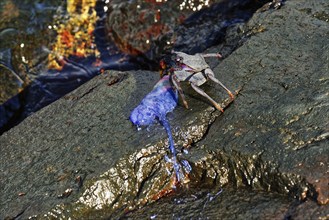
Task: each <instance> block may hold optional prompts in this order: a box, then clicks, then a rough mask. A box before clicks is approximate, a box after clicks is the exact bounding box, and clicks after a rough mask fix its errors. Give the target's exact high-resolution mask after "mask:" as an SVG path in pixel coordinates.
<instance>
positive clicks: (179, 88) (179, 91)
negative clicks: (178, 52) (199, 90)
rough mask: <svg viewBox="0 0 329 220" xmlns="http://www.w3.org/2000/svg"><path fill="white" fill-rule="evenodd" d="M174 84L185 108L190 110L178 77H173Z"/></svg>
mask: <svg viewBox="0 0 329 220" xmlns="http://www.w3.org/2000/svg"><path fill="white" fill-rule="evenodd" d="M172 83H173V84H174V86H175V88H176V89H177V90H178V93H179V95H180V96H181V97H182V100H183V103H184V106H185V108H187V109H188V104H187V101H186V99H185V95H184V92H183V90H182V87H181V86H180V83H179V80H178V79H177V76H175V75H172Z"/></svg>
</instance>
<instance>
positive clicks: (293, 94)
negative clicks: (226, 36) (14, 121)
mask: <svg viewBox="0 0 329 220" xmlns="http://www.w3.org/2000/svg"><path fill="white" fill-rule="evenodd" d="M328 8H329V5H328V3H327V1H325V0H323V1H317V2H316V3H314V2H308V1H293V0H291V1H287V2H286V3H285V5H284V6H282V8H281V9H280V10H276V11H273V10H269V11H265V12H262V13H256V14H255V15H254V16H253V18H252V19H251V20H250V21H249V22H248V24H247V25H246V26H243V27H241V31H243V32H245V33H246V35H247V36H249V38H248V39H246V41H245V42H244V43H243V45H242V46H241V47H239V48H237V49H236V50H235V51H234V52H233V53H231V54H230V55H228V56H227V57H226V58H225V59H224V60H222V61H216V60H215V61H210V62H209V63H210V65H211V67H212V69H213V70H214V72H215V75H216V77H217V78H218V79H220V80H221V81H222V82H223V83H225V85H227V86H228V87H229V88H230V89H231V90H239V94H238V95H237V97H236V99H235V101H234V102H233V103H231V104H230V105H227V107H226V109H225V112H224V113H223V114H222V113H220V112H218V111H215V110H214V108H213V107H212V106H211V105H210V104H209V103H208V102H207V100H205V99H203V98H201V97H200V96H199V95H198V94H196V93H195V92H193V91H192V89H190V88H189V87H188V86H187V85H186V86H184V89H185V91H186V94H187V96H188V97H187V98H188V100H187V101H188V102H189V105H190V109H189V110H186V109H185V108H183V107H182V106H179V107H177V108H176V109H175V110H174V111H173V113H172V114H170V115H169V121H170V124H171V126H172V128H173V130H174V132H173V133H174V138H175V144H176V147H177V149H178V150H180V149H182V147H183V146H184V147H186V148H187V149H188V151H189V153H188V154H183V153H180V154H179V155H178V157H179V158H181V159H183V158H184V159H187V160H188V161H189V162H190V164H191V166H192V168H193V170H192V173H191V175H190V182H189V183H186V184H185V185H183V186H180V187H177V189H175V190H174V189H173V188H172V183H171V180H172V174H173V173H172V168H171V167H170V166H168V164H167V163H166V162H165V160H164V156H165V155H166V154H167V145H168V143H167V137H166V134H165V131H164V130H163V129H162V127H161V126H160V125H154V126H152V127H150V128H148V129H146V128H145V129H142V130H141V131H137V130H136V128H135V127H133V126H132V125H131V123H130V122H129V120H128V117H129V114H130V112H131V110H132V109H133V108H134V107H135V106H136V105H138V104H139V102H140V100H141V99H142V98H143V97H144V96H145V95H146V94H147V93H148V92H149V91H150V90H151V89H152V87H153V85H154V84H155V83H156V82H157V80H158V79H159V75H158V73H157V72H148V71H131V72H116V71H108V72H106V73H105V74H103V75H100V76H97V77H95V78H94V79H93V80H91V81H89V82H87V83H86V84H84V85H83V86H81V87H79V88H78V89H76V90H75V91H73V92H71V93H69V94H68V95H66V96H64V97H63V98H61V99H60V100H58V101H56V102H54V103H53V104H51V105H50V106H48V107H46V108H44V109H42V110H40V111H39V112H37V113H35V114H33V115H32V116H30V117H28V118H27V119H26V120H24V121H23V122H22V123H21V124H20V125H18V126H17V127H15V128H13V129H11V130H9V131H8V132H6V133H4V134H3V135H2V136H1V137H0V151H1V152H0V153H1V154H0V155H1V160H0V169H1V172H0V175H1V176H0V185H1V188H0V192H1V204H0V207H1V209H0V213H1V215H0V218H9V219H10V218H15V217H18V218H21V219H26V218H28V217H30V216H31V217H33V218H36V219H45V218H48V219H52V218H55V219H56V218H63V219H68V218H69V217H71V218H72V219H81V218H87V219H88V218H94V219H95V218H97V219H109V218H128V219H129V218H130V219H138V218H155V219H166V218H174V219H176V218H177V219H178V218H182V219H190V218H210V219H212V218H217V217H219V218H221V219H232V218H237V219H246V218H264V219H269V218H272V219H273V218H279V219H282V218H288V219H289V218H293V219H300V218H307V219H310V218H323V219H325V218H328V216H329V208H328V199H329V188H328V181H329V176H328V175H329V165H328V161H329V160H328V157H329V156H328V155H329V148H328V147H327V146H328V136H329V134H328V132H329V130H328V127H329V125H328V120H327V118H329V117H328V116H329V115H328V112H329V109H328V103H329V95H328V87H329V86H328V82H329V79H328V72H329V67H328V54H329V47H328V45H329V42H328V37H327V36H328V35H329V28H328V26H329V24H328V21H326V20H325V19H320V18H319V17H318V16H315V15H319V14H323V12H324V11H325V10H327V9H328ZM223 47H224V46H223V45H219V46H218V47H213V48H210V49H209V50H208V51H207V52H217V51H221V49H222V48H223ZM202 88H203V89H204V90H205V91H206V92H207V93H208V94H209V95H210V96H211V97H213V98H214V99H215V100H218V101H220V100H222V101H221V102H222V104H223V105H224V104H225V98H228V97H227V94H226V93H225V91H222V89H221V88H219V87H217V86H215V85H214V84H212V83H210V82H209V83H207V84H206V85H204V86H203V87H202ZM221 190H222V192H221V193H218V192H220V191H221ZM171 210H172V211H171Z"/></svg>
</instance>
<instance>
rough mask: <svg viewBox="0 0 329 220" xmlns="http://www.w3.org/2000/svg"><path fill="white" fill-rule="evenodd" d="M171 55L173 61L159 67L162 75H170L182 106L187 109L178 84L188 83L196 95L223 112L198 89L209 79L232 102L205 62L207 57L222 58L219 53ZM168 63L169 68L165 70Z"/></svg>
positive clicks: (231, 95) (232, 97)
mask: <svg viewBox="0 0 329 220" xmlns="http://www.w3.org/2000/svg"><path fill="white" fill-rule="evenodd" d="M172 54H173V55H174V57H173V60H171V61H169V62H168V61H167V62H166V61H165V60H162V62H160V66H161V67H162V68H163V69H165V71H164V72H163V74H164V75H165V74H168V75H170V81H171V83H172V85H173V86H174V88H175V89H176V90H177V91H178V93H179V95H180V96H181V98H182V101H183V104H184V106H185V107H186V108H187V109H188V104H187V101H186V99H185V96H184V92H183V90H182V88H181V86H180V82H186V81H188V82H189V83H190V85H191V87H192V88H193V89H194V90H195V91H196V92H197V93H199V94H200V95H202V96H204V97H205V98H207V99H208V100H209V101H210V102H211V103H212V104H213V105H214V107H215V108H216V109H218V110H219V111H221V112H224V110H223V108H222V107H221V106H220V105H219V104H218V103H217V102H216V101H215V100H213V99H212V98H211V97H210V96H209V95H208V94H207V93H205V92H204V91H203V90H202V89H201V88H200V87H199V86H201V85H203V84H204V83H206V82H207V81H208V80H209V79H210V80H212V81H213V82H215V83H217V84H219V85H220V86H221V87H223V88H224V89H225V90H226V92H227V93H228V94H229V96H230V98H231V99H232V100H233V99H234V95H233V93H232V92H231V91H230V90H229V89H228V88H226V86H225V85H224V84H223V83H221V82H220V81H219V80H218V79H217V78H216V77H215V75H214V72H213V71H212V70H211V69H210V66H209V65H208V63H207V62H206V60H205V58H207V57H217V58H221V57H222V56H221V55H220V54H219V53H206V54H200V53H197V54H195V55H189V54H186V53H183V52H178V51H172ZM171 59H172V58H171ZM168 63H169V65H170V68H167V64H168Z"/></svg>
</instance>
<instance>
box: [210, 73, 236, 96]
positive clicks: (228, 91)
mask: <svg viewBox="0 0 329 220" xmlns="http://www.w3.org/2000/svg"><path fill="white" fill-rule="evenodd" d="M205 74H206V75H207V76H208V77H209V79H211V80H212V81H214V82H215V83H217V84H219V85H220V86H221V87H223V88H224V89H225V90H226V92H227V93H228V94H229V96H230V97H231V99H232V100H233V99H234V95H233V93H232V92H231V91H230V90H229V89H228V88H226V86H224V84H223V83H222V82H221V81H219V80H218V79H216V77H214V72H213V71H212V70H211V69H206V70H205Z"/></svg>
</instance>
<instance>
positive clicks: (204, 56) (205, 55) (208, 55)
mask: <svg viewBox="0 0 329 220" xmlns="http://www.w3.org/2000/svg"><path fill="white" fill-rule="evenodd" d="M201 56H202V57H203V58H206V57H217V58H221V57H222V55H220V54H219V53H205V54H201Z"/></svg>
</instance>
